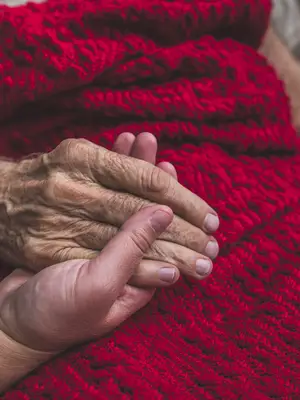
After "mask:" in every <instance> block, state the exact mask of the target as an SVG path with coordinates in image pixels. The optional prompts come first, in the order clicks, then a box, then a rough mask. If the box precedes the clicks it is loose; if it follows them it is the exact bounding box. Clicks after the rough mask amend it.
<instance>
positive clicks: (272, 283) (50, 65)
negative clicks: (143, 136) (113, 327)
mask: <svg viewBox="0 0 300 400" xmlns="http://www.w3.org/2000/svg"><path fill="white" fill-rule="evenodd" d="M269 10H270V4H269V1H268V0H173V1H170V0H169V1H168V0H147V1H143V0H105V1H104V0H103V1H102V0H98V1H96V0H82V1H77V0H76V1H75V0H61V1H58V0H48V1H47V2H46V3H44V4H39V5H33V4H30V5H27V6H25V7H20V8H8V7H4V6H0V90H1V96H0V118H1V122H0V124H1V125H0V132H1V136H0V137H1V142H0V143H1V153H2V154H4V155H7V156H21V155H24V154H27V153H31V152H36V151H37V152H40V151H47V150H50V149H51V148H53V147H54V146H56V145H57V144H58V143H59V142H60V141H61V140H62V139H64V138H67V137H86V138H88V139H89V140H92V141H94V142H96V143H99V144H102V145H105V146H110V145H111V143H112V141H113V139H114V138H115V137H116V136H117V135H118V134H119V133H120V132H122V131H131V132H134V133H138V132H141V131H150V132H153V133H154V134H155V135H156V136H157V138H158V140H159V143H160V146H161V152H160V159H164V160H168V161H171V162H173V163H174V164H175V166H176V168H177V171H178V174H179V179H180V181H181V182H182V183H183V184H184V185H186V186H187V187H188V188H190V189H191V190H193V191H194V192H195V193H197V194H198V195H199V196H202V197H203V198H204V199H205V200H207V201H208V202H209V203H210V204H211V205H212V206H213V207H215V208H216V209H217V210H218V212H219V214H220V216H221V218H222V224H221V228H220V232H219V234H218V240H219V242H220V245H221V253H220V256H219V258H218V260H217V262H216V263H215V269H214V272H213V274H212V276H211V277H210V278H209V279H208V280H207V281H205V282H200V283H199V282H197V283H195V282H194V283H191V282H190V281H187V280H186V279H184V278H182V279H181V280H180V282H179V283H178V284H176V285H175V286H174V287H173V288H172V289H168V290H160V291H159V292H158V293H157V295H156V297H155V299H154V300H153V301H152V303H151V304H150V305H149V306H148V307H146V308H145V309H144V310H142V311H141V312H140V313H139V314H138V315H136V316H135V317H134V318H132V319H131V320H130V321H128V322H127V323H125V324H124V325H123V326H122V327H120V328H119V329H118V330H117V331H115V332H114V333H113V334H111V335H110V336H109V337H107V338H105V339H100V340H99V341H97V342H94V343H91V344H88V345H85V346H81V347H79V348H76V349H74V350H72V351H69V352H68V353H67V354H64V355H62V356H60V357H59V358H57V359H56V360H53V361H52V362H50V363H48V364H47V365H45V366H43V367H42V368H40V369H39V370H37V371H35V372H34V373H33V374H32V375H31V376H29V377H27V378H26V379H24V380H23V381H22V382H20V383H19V384H18V385H17V386H16V387H15V388H13V389H12V390H10V391H9V392H7V393H6V394H5V395H4V397H3V399H5V400H15V399H20V400H29V399H41V400H44V399H55V400H59V399H70V400H73V399H85V400H92V399H93V400H94V399H97V400H99V399H100V400H101V399H124V400H125V399H137V400H143V399H145V400H147V399H150V400H154V399H155V400H164V399H170V400H171V399H172V400H173V399H179V400H180V399H182V400H191V399H207V400H212V399H221V400H231V399H233V400H236V399H245V400H247V399H249V400H264V399H280V400H288V399H295V400H296V399H300V380H299V371H300V351H299V343H300V272H299V265H300V251H299V242H300V206H299V205H300V155H299V149H300V146H299V143H298V142H297V139H296V135H295V132H294V130H293V129H292V127H291V124H290V118H289V111H288V102H287V98H286V96H285V94H284V92H283V88H282V84H281V83H280V82H279V81H278V79H277V78H276V77H275V74H274V72H273V70H272V69H271V68H270V67H268V66H267V64H266V62H265V60H264V59H263V58H262V57H261V56H259V55H258V54H257V52H256V50H255V49H256V48H257V47H258V45H259V43H260V41H261V39H262V36H263V34H264V31H265V29H266V26H267V21H268V13H269ZM2 268H3V270H4V266H3V267H2Z"/></svg>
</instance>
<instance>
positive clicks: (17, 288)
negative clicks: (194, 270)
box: [0, 205, 173, 353]
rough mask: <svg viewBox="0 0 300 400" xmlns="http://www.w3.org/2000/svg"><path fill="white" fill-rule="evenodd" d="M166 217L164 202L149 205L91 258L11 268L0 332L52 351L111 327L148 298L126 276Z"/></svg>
mask: <svg viewBox="0 0 300 400" xmlns="http://www.w3.org/2000/svg"><path fill="white" fill-rule="evenodd" d="M172 219H173V214H172V211H171V209H169V208H168V207H165V206H157V205H154V206H149V207H146V208H144V209H142V210H141V211H139V212H138V213H137V214H135V215H134V216H132V217H131V218H130V219H129V220H128V221H127V222H126V223H125V224H124V225H123V226H122V228H121V229H120V231H119V233H118V234H117V235H116V236H115V237H114V238H113V239H112V240H111V241H110V242H109V243H108V244H107V245H106V246H105V248H104V249H103V250H102V251H101V253H100V254H99V255H98V257H97V258H95V259H93V260H90V261H87V260H73V261H67V262H64V263H61V264H57V265H54V266H51V267H48V268H46V269H44V270H43V271H41V272H39V273H37V274H36V275H33V274H32V273H29V272H25V271H23V270H15V271H14V272H13V273H12V274H11V275H10V276H8V277H7V278H6V279H4V280H3V281H2V282H1V283H0V331H3V332H4V333H5V334H6V335H7V336H8V337H10V338H11V339H12V340H13V341H14V342H18V343H20V344H22V345H24V346H26V347H28V348H30V349H34V350H39V351H45V352H57V353H58V352H60V351H62V350H64V349H66V348H68V347H70V346H72V345H74V344H76V343H80V342H85V341H88V340H90V339H92V338H95V337H100V336H102V335H104V334H106V333H107V332H109V331H111V330H112V329H114V328H115V327H117V326H118V325H120V324H121V323H122V322H123V321H124V320H126V319H127V318H128V317H129V316H130V315H132V314H133V313H135V312H136V311H137V310H139V309H140V308H142V307H144V306H145V305H146V304H147V303H148V302H149V301H150V299H151V297H152V295H153V293H154V290H152V289H140V288H136V287H132V286H130V285H128V281H129V280H130V278H131V276H132V274H133V271H134V270H135V268H136V267H137V266H138V264H139V262H140V261H141V259H142V258H143V256H144V254H145V253H146V252H147V251H148V250H149V248H150V247H151V245H152V244H153V242H154V241H155V239H156V238H157V237H158V236H159V235H160V234H161V233H162V232H164V231H165V230H166V228H167V227H168V225H169V224H170V223H171V221H172Z"/></svg>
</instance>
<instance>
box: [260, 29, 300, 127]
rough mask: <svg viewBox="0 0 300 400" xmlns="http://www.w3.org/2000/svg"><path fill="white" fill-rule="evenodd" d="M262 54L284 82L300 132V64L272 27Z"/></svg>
mask: <svg viewBox="0 0 300 400" xmlns="http://www.w3.org/2000/svg"><path fill="white" fill-rule="evenodd" d="M260 52H261V53H262V54H263V55H264V56H265V57H266V59H267V60H268V62H269V64H270V65H271V66H272V67H273V68H274V69H275V71H276V73H277V75H278V77H279V78H280V79H281V80H282V81H283V83H284V86H285V90H286V93H287V95H288V96H289V98H290V103H291V116H292V122H293V124H294V126H295V128H296V129H297V130H298V131H300V63H299V61H297V60H296V59H295V58H294V56H293V55H292V54H291V52H290V51H289V49H288V47H287V46H286V45H285V44H284V43H283V42H282V41H281V39H280V38H279V36H278V35H277V34H276V32H275V31H274V29H273V28H272V27H271V26H270V27H269V29H268V31H267V34H266V36H265V39H264V42H263V44H262V46H261V48H260Z"/></svg>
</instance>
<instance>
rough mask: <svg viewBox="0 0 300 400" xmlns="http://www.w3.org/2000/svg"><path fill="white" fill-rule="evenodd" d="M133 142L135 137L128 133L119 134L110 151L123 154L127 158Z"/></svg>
mask: <svg viewBox="0 0 300 400" xmlns="http://www.w3.org/2000/svg"><path fill="white" fill-rule="evenodd" d="M134 142H135V136H134V134H133V133H130V132H123V133H121V134H120V135H119V136H118V137H117V139H116V141H115V143H114V145H113V148H112V151H115V152H116V153H118V154H124V155H126V156H128V155H129V154H130V152H131V149H132V146H133V143H134Z"/></svg>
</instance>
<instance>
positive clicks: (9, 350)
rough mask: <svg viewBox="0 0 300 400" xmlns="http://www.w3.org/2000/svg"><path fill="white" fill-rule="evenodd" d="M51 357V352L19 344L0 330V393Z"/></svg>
mask: <svg viewBox="0 0 300 400" xmlns="http://www.w3.org/2000/svg"><path fill="white" fill-rule="evenodd" d="M52 357H53V355H52V354H51V353H44V352H40V351H36V350H32V349H29V348H27V347H25V346H23V345H21V344H20V343H17V342H15V341H13V340H12V339H10V338H9V337H8V336H7V335H6V334H5V333H3V332H2V331H0V393H2V392H4V391H5V390H6V389H8V388H9V387H10V386H12V385H13V384H14V383H16V382H17V381H18V380H20V379H21V378H23V377H24V376H26V375H27V374H29V373H30V372H31V371H33V370H34V369H36V368H37V367H38V366H39V365H41V364H43V363H44V362H46V361H48V360H49V359H50V358H52Z"/></svg>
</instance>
